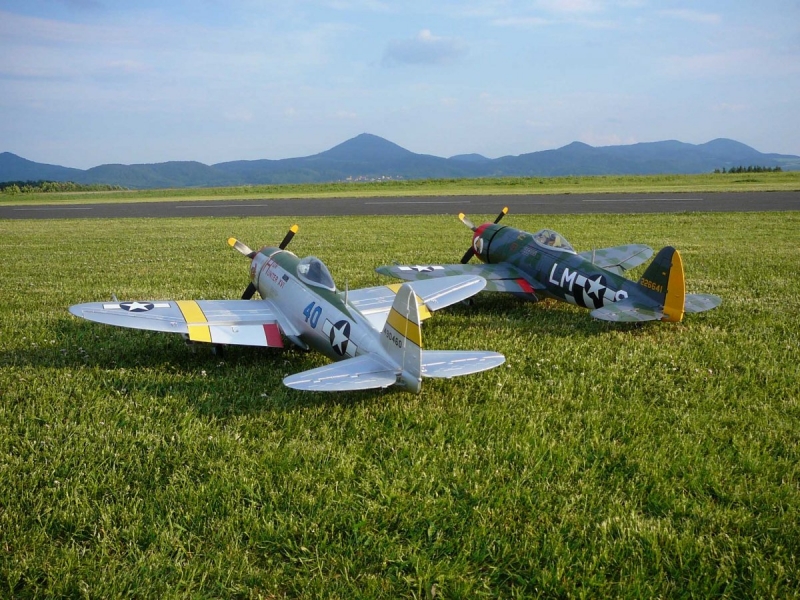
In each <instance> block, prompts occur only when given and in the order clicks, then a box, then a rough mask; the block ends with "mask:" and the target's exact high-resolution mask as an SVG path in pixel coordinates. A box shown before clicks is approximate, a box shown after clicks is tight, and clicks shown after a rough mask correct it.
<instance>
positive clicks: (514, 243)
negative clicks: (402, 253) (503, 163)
mask: <svg viewBox="0 0 800 600" xmlns="http://www.w3.org/2000/svg"><path fill="white" fill-rule="evenodd" d="M507 212H508V208H504V209H503V210H502V211H501V212H500V214H499V215H498V216H497V218H496V219H495V221H494V223H484V224H483V225H481V226H480V227H476V226H475V225H473V224H472V223H471V222H470V221H469V220H468V219H467V218H466V217H465V216H464V214H463V213H461V214H460V215H459V219H461V221H462V222H463V223H464V224H465V225H467V226H468V227H469V228H470V229H472V231H473V237H472V246H471V247H470V249H469V250H467V252H466V254H464V256H463V258H462V259H461V264H456V265H414V266H406V265H391V266H384V267H379V268H378V269H376V270H377V271H378V273H381V274H383V275H389V276H393V277H397V278H400V279H405V280H411V281H415V280H422V279H431V278H436V277H443V276H453V275H479V276H481V277H483V278H484V279H486V282H487V283H486V288H485V290H486V291H491V292H508V293H511V294H514V295H516V296H520V297H522V298H524V299H526V300H532V301H537V300H540V299H542V298H555V299H556V300H562V301H565V302H569V303H570V304H575V305H577V306H582V307H584V308H588V309H589V310H591V311H592V312H591V315H592V316H593V317H595V318H596V319H603V320H605V321H620V322H636V321H659V320H660V321H671V322H677V321H681V320H682V319H683V315H684V313H697V312H702V311H706V310H710V309H712V308H716V307H717V306H719V305H720V303H721V302H722V300H721V299H720V298H719V297H718V296H714V295H712V294H687V293H686V284H685V282H684V274H683V262H682V260H681V255H680V253H679V252H678V251H677V250H676V249H675V248H672V247H671V246H667V247H665V248H663V249H662V250H661V251H660V252H659V253H658V254H657V255H656V257H655V258H654V259H653V262H652V263H651V264H650V266H648V267H647V269H646V270H645V272H644V274H643V275H642V277H641V278H640V279H639V281H638V282H635V281H631V280H630V279H626V278H625V277H623V272H624V271H626V270H627V269H631V268H633V267H635V266H637V265H640V264H642V263H643V262H644V261H646V260H647V259H648V258H650V257H651V256H652V255H653V250H652V249H651V248H649V247H648V246H644V245H642V244H628V245H625V246H616V247H613V248H604V249H602V250H591V251H589V252H580V253H578V252H575V250H574V249H573V248H572V246H571V245H570V243H569V242H568V241H567V240H566V239H565V238H564V237H563V236H562V235H561V234H559V233H557V232H555V231H553V230H551V229H542V230H540V231H537V232H536V233H533V234H531V233H528V232H525V231H520V230H519V229H514V228H513V227H506V226H504V225H500V224H499V222H500V219H502V218H503V216H505V215H506V213H507ZM473 256H477V257H478V258H479V259H480V260H481V261H482V262H483V263H485V264H481V265H477V264H467V262H468V261H469V260H470V258H472V257H473Z"/></svg>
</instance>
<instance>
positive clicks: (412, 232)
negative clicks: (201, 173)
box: [0, 212, 800, 598]
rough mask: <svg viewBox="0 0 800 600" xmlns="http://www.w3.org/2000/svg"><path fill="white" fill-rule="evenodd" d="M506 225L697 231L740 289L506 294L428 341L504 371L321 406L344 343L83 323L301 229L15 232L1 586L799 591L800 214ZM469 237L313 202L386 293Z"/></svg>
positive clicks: (695, 280) (0, 303)
mask: <svg viewBox="0 0 800 600" xmlns="http://www.w3.org/2000/svg"><path fill="white" fill-rule="evenodd" d="M487 216H489V215H487ZM491 216H492V217H493V216H494V215H491ZM471 217H472V218H473V219H474V220H476V221H479V220H480V216H479V215H471ZM506 223H507V224H508V225H512V226H517V227H520V228H523V229H528V230H536V229H537V228H539V227H542V226H549V227H552V228H554V229H556V230H558V231H560V232H561V233H563V234H564V235H565V236H566V237H567V238H568V239H569V240H570V241H571V242H572V243H573V245H575V246H576V248H577V250H579V251H582V250H588V249H591V248H592V247H603V246H608V245H614V244H620V243H626V242H640V243H647V244H649V245H651V246H652V247H653V248H655V249H658V248H660V247H661V246H663V245H666V244H671V245H674V246H676V247H677V248H679V249H680V250H681V252H682V254H683V258H684V264H685V266H686V277H687V286H688V291H690V292H710V293H715V294H719V295H720V296H722V298H723V304H722V306H721V307H720V308H718V309H716V310H714V311H711V312H707V313H703V314H699V315H688V316H687V317H686V319H685V320H684V322H683V323H680V324H665V323H655V324H647V325H645V326H638V327H632V326H614V325H611V324H607V323H603V322H597V321H593V320H592V319H591V318H590V317H589V315H588V311H585V310H581V309H578V308H574V307H570V306H566V305H563V304H555V303H551V302H546V303H541V304H525V303H521V302H518V301H516V300H515V299H513V298H502V297H496V296H487V295H483V296H480V297H478V299H477V302H476V305H475V306H472V307H466V306H461V305H459V306H457V307H453V308H451V309H448V310H446V311H442V312H441V313H437V314H436V315H435V316H434V318H432V319H431V320H429V321H426V323H425V325H424V326H423V336H424V338H425V341H424V343H425V346H426V347H428V348H437V349H487V350H496V351H500V352H503V353H504V354H505V355H506V357H507V359H508V361H507V364H506V365H504V366H502V367H500V368H498V369H495V370H492V371H489V372H486V373H482V374H478V375H474V376H469V377H462V378H458V379H453V380H449V381H448V380H436V381H434V380H428V381H425V382H424V383H423V390H422V393H421V394H419V395H410V394H406V393H403V392H396V391H383V392H362V393H349V394H334V395H322V394H310V393H303V392H296V391H293V390H289V389H286V388H285V387H283V386H282V384H281V379H282V378H283V377H284V376H285V375H286V374H288V373H294V372H298V371H301V370H303V369H308V368H312V367H314V366H318V365H321V364H324V363H325V362H326V361H325V359H324V358H322V357H321V356H319V355H316V354H309V353H303V352H301V351H299V350H288V351H285V352H280V351H271V350H258V349H247V348H233V349H230V350H229V351H228V352H227V354H226V355H225V357H224V359H220V358H219V357H215V356H212V355H211V354H210V353H207V352H204V351H198V352H192V351H191V350H190V349H189V348H187V347H186V346H185V345H184V344H183V342H182V340H181V339H180V337H179V336H169V335H163V334H156V333H147V332H137V331H130V330H123V329H117V328H113V327H107V326H103V325H98V324H93V323H89V322H86V321H82V320H79V319H76V318H73V317H72V316H71V315H70V314H69V313H68V312H67V307H68V306H69V305H70V304H74V303H77V302H84V301H94V300H104V299H108V298H110V297H111V294H112V293H115V294H116V295H117V296H118V297H119V298H120V299H167V298H172V299H189V298H194V299H199V298H209V299H210V298H236V297H238V296H239V295H240V294H241V291H242V290H243V289H244V287H245V286H246V284H247V273H248V263H247V261H246V260H245V259H244V258H243V257H242V256H240V255H239V254H238V253H236V252H234V251H232V250H231V249H230V248H228V247H227V245H226V243H225V240H226V238H227V237H229V236H231V235H235V236H237V237H239V238H240V239H241V240H243V241H245V242H246V243H248V244H250V245H251V246H254V247H258V246H259V245H260V244H266V243H277V242H278V241H279V240H280V239H281V238H282V236H283V234H284V232H285V230H286V228H287V227H288V226H289V225H291V223H290V222H288V221H285V220H282V219H266V218H265V219H238V218H236V219H223V218H214V219H191V220H181V221H177V220H156V219H152V220H150V219H148V220H145V219H142V220H137V219H125V220H108V221H61V220H59V221H13V222H10V221H5V222H3V221H0V234H2V235H1V236H0V249H1V250H2V256H3V260H2V265H0V284H1V286H2V289H1V291H0V395H1V397H0V481H2V485H0V597H3V596H10V597H15V598H29V597H44V596H59V597H60V596H72V597H80V596H85V597H95V598H99V597H103V598H105V597H121V596H125V597H137V598H184V597H240V598H257V597H262V598H285V597H288V598H293V597H326V598H358V597H365V598H369V597H388V598H400V597H403V598H432V597H436V598H475V597H487V598H495V597H504V598H513V597H537V596H540V597H553V596H559V597H587V598H596V597H627V598H641V597H654V596H658V597H667V596H669V597H676V596H677V597H703V598H705V597H731V598H741V597H764V598H785V597H797V596H800V581H799V580H798V579H799V577H800V568H799V566H798V558H799V557H800V488H799V486H800V466H799V465H800V446H799V445H798V444H799V443H800V406H798V400H800V367H799V366H798V365H800V300H799V299H798V298H799V295H798V292H797V283H798V265H800V213H797V212H789V213H748V214H734V213H715V214H670V215H652V216H650V215H647V216H645V215H581V216H568V215H562V216H553V217H542V216H519V215H509V216H508V217H507V218H506ZM432 233H433V234H434V235H432ZM468 241H469V232H468V231H467V230H466V229H465V228H464V227H463V226H462V225H461V224H460V223H458V222H457V220H456V219H455V218H454V217H452V216H451V217H445V216H436V217H392V218H390V217H385V218H384V217H362V218H309V219H303V220H302V222H300V232H299V234H298V236H297V237H296V238H295V240H294V241H293V242H292V246H291V249H292V250H293V251H294V252H295V253H297V254H298V255H301V256H302V255H306V254H314V255H316V256H319V257H320V258H322V259H323V260H324V261H325V262H326V263H327V264H328V265H329V267H330V268H331V271H332V273H333V275H334V277H335V279H336V280H337V282H338V284H339V285H340V286H341V287H343V286H344V284H345V281H346V282H348V284H349V286H350V287H361V286H365V285H377V284H380V283H385V282H386V280H385V279H383V278H381V277H379V276H378V275H376V274H375V273H374V272H373V269H374V267H376V266H377V265H379V264H383V263H387V262H391V261H392V260H402V261H404V262H423V261H426V262H427V261H436V262H438V261H448V262H454V261H455V260H457V259H458V257H460V256H461V254H462V253H463V252H464V250H465V249H466V246H467V244H468ZM641 268H643V267H640V269H641ZM638 274H639V272H638V270H637V272H636V273H633V274H632V275H631V276H632V277H636V276H637V275H638Z"/></svg>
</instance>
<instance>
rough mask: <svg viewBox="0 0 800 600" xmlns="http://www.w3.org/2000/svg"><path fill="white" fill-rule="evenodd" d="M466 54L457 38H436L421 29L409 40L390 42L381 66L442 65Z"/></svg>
mask: <svg viewBox="0 0 800 600" xmlns="http://www.w3.org/2000/svg"><path fill="white" fill-rule="evenodd" d="M466 52H467V49H466V46H465V45H464V44H463V43H462V42H461V41H460V40H458V39H457V38H446V37H438V36H435V35H433V34H432V33H431V31H430V30H429V29H423V30H422V31H420V32H419V33H418V34H417V35H416V36H414V37H413V38H411V39H406V40H392V41H390V42H389V44H388V45H387V46H386V50H384V53H383V59H382V61H381V64H383V65H384V66H395V65H442V64H448V63H452V62H454V61H455V60H457V59H459V58H461V57H462V56H464V55H465V54H466Z"/></svg>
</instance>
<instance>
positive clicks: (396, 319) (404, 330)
mask: <svg viewBox="0 0 800 600" xmlns="http://www.w3.org/2000/svg"><path fill="white" fill-rule="evenodd" d="M386 323H387V324H388V325H390V326H391V327H392V328H393V329H394V330H395V331H396V332H397V333H399V334H400V335H401V336H403V337H404V338H406V339H408V341H410V342H414V343H415V344H416V345H417V346H419V347H420V348H421V347H422V328H421V327H420V326H419V325H418V324H417V323H414V322H412V321H409V320H408V319H406V318H405V317H404V316H403V315H401V314H400V313H399V312H397V311H396V310H395V309H394V308H393V309H392V310H390V311H389V318H388V319H386Z"/></svg>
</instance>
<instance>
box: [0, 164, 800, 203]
mask: <svg viewBox="0 0 800 600" xmlns="http://www.w3.org/2000/svg"><path fill="white" fill-rule="evenodd" d="M796 190H800V171H788V172H784V173H740V174H736V173H725V174H721V173H717V174H713V173H706V174H700V175H607V176H580V177H577V176H576V177H502V178H485V179H436V180H412V181H384V182H374V183H347V182H334V183H318V184H285V185H248V186H237V187H220V188H175V189H161V190H129V191H117V192H63V193H47V194H44V193H33V194H17V195H15V196H11V195H8V194H0V204H67V203H76V202H80V203H97V202H158V201H162V200H193V201H195V200H234V199H262V198H341V197H361V196H365V197H372V196H390V197H393V196H409V195H418V196H455V195H494V194H586V193H645V192H747V191H759V192H766V191H796Z"/></svg>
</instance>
